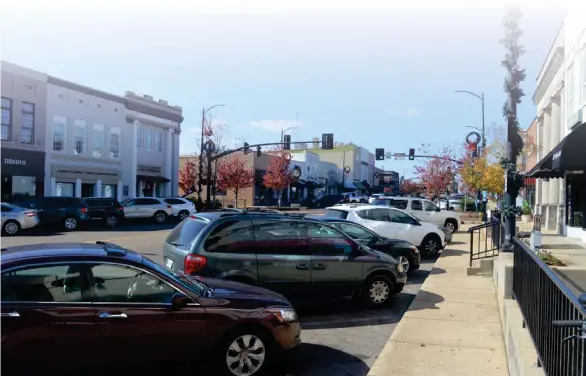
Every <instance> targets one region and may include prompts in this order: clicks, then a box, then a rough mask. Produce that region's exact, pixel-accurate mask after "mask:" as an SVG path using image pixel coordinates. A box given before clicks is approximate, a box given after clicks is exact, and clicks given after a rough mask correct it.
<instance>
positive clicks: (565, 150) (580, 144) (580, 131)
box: [525, 123, 586, 178]
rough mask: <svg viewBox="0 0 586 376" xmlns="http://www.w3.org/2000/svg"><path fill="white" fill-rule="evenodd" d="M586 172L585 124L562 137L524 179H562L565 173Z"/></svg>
mask: <svg viewBox="0 0 586 376" xmlns="http://www.w3.org/2000/svg"><path fill="white" fill-rule="evenodd" d="M574 170H582V171H584V170H586V123H582V124H581V125H579V126H578V127H576V129H574V130H573V131H572V132H570V134H568V135H567V136H566V137H564V139H563V140H561V141H560V143H559V144H557V145H556V146H555V147H554V148H553V149H552V150H551V151H550V152H549V153H548V154H547V155H546V156H545V157H544V158H543V159H542V160H541V161H539V162H538V163H537V164H536V165H535V167H533V168H532V169H531V171H529V172H528V173H527V174H525V176H526V177H530V178H563V177H564V173H565V172H566V171H574Z"/></svg>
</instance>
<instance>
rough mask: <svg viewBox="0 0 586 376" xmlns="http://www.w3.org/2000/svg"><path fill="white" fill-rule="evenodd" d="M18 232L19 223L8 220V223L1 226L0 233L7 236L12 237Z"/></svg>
mask: <svg viewBox="0 0 586 376" xmlns="http://www.w3.org/2000/svg"><path fill="white" fill-rule="evenodd" d="M19 232H20V223H18V222H17V221H14V220H12V219H9V220H8V221H6V222H4V225H3V226H2V233H3V234H4V235H7V236H14V235H16V234H18V233H19Z"/></svg>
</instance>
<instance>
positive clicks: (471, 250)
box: [470, 231, 474, 267]
mask: <svg viewBox="0 0 586 376" xmlns="http://www.w3.org/2000/svg"><path fill="white" fill-rule="evenodd" d="M473 250H474V231H470V267H472V252H473Z"/></svg>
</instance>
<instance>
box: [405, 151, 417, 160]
mask: <svg viewBox="0 0 586 376" xmlns="http://www.w3.org/2000/svg"><path fill="white" fill-rule="evenodd" d="M403 155H404V154H403ZM409 160H410V161H414V160H415V149H409Z"/></svg>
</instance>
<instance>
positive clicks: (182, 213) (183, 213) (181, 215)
mask: <svg viewBox="0 0 586 376" xmlns="http://www.w3.org/2000/svg"><path fill="white" fill-rule="evenodd" d="M187 217H189V212H188V211H187V210H182V211H180V212H179V220H181V221H182V220H184V219H185V218H187Z"/></svg>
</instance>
